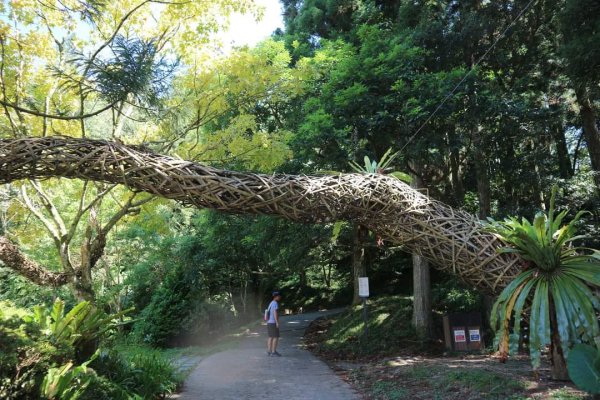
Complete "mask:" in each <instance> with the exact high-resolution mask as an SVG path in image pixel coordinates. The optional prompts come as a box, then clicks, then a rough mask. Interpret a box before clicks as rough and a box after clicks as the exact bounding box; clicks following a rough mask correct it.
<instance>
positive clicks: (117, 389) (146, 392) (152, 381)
mask: <svg viewBox="0 0 600 400" xmlns="http://www.w3.org/2000/svg"><path fill="white" fill-rule="evenodd" d="M92 367H93V368H94V370H95V371H96V372H97V373H98V374H99V375H101V376H102V377H103V379H101V380H98V379H97V380H96V382H95V383H94V384H93V385H92V386H91V387H90V388H88V390H87V391H86V392H85V393H84V396H83V398H84V399H90V400H91V399H107V400H108V399H118V400H120V399H130V398H131V397H132V396H138V397H139V398H141V399H154V398H162V397H163V396H164V395H166V394H170V393H174V392H175V390H176V389H177V388H179V387H180V386H181V385H182V383H183V376H182V375H181V374H180V373H178V372H177V371H176V370H175V368H174V367H173V365H172V363H171V361H170V359H169V358H168V357H167V356H165V355H164V353H163V352H162V351H160V350H157V349H153V348H151V347H147V346H143V345H127V346H123V345H120V346H117V347H116V348H113V349H110V350H105V351H102V352H101V353H100V355H99V357H98V358H97V359H96V360H95V361H94V362H93V364H92Z"/></svg>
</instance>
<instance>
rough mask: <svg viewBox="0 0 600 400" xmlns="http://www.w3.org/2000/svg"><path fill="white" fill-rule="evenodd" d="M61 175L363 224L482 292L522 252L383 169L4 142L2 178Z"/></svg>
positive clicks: (222, 205)
mask: <svg viewBox="0 0 600 400" xmlns="http://www.w3.org/2000/svg"><path fill="white" fill-rule="evenodd" d="M51 177H63V178H71V179H82V180H91V181H98V182H108V183H118V184H123V185H125V186H127V187H128V188H130V189H131V190H136V191H144V192H148V193H151V194H154V195H157V196H161V197H164V198H168V199H173V200H176V201H178V202H180V203H182V204H185V205H189V206H194V207H199V208H212V209H216V210H219V211H223V212H228V213H240V214H241V213H244V214H249V213H252V214H266V215H279V216H282V217H284V218H287V219H289V220H292V221H298V222H305V223H324V222H331V221H338V220H347V221H353V222H357V223H360V224H362V225H364V226H366V227H368V228H369V229H370V230H372V231H374V232H376V233H377V234H379V235H380V236H381V237H382V238H383V239H386V240H388V241H390V242H393V243H396V244H399V245H402V246H403V247H404V248H405V249H406V250H407V251H409V252H411V253H417V254H421V255H422V256H423V257H425V258H426V259H427V260H429V261H430V262H431V263H432V265H433V266H434V267H435V268H437V269H440V270H442V271H445V272H448V273H451V274H454V275H457V276H458V277H459V278H460V279H462V280H463V281H465V282H466V283H468V284H470V285H474V286H476V287H477V288H479V289H480V290H482V291H484V292H487V293H498V292H499V291H500V290H501V289H502V288H503V287H504V286H505V285H506V284H507V283H508V282H509V281H510V280H512V279H513V278H514V277H515V275H516V274H517V273H518V272H519V270H520V267H519V264H520V259H519V258H518V256H516V255H514V254H509V253H499V252H498V249H499V248H501V247H504V246H505V243H504V242H502V241H501V240H500V239H499V238H498V237H496V236H495V235H493V234H491V233H489V232H486V231H484V230H483V225H482V224H481V223H480V222H479V221H478V220H477V219H476V218H475V217H474V216H472V215H470V214H468V213H466V212H463V211H460V210H455V209H453V208H451V207H449V206H447V205H445V204H443V203H441V202H439V201H436V200H433V199H431V198H429V197H427V196H426V195H424V194H422V193H420V192H418V191H416V190H414V189H413V188H411V187H410V186H408V185H406V184H405V183H403V182H401V181H399V180H398V179H395V178H393V177H389V176H385V175H380V174H341V175H335V176H333V175H316V176H307V175H284V174H273V175H266V174H255V173H248V172H235V171H226V170H220V169H216V168H212V167H208V166H204V165H201V164H198V163H194V162H190V161H184V160H180V159H176V158H172V157H168V156H164V155H160V154H156V153H153V152H151V151H149V150H147V149H143V148H139V147H135V146H126V145H123V144H120V143H114V142H107V141H99V140H91V139H75V138H67V137H57V136H53V137H45V138H23V139H4V140H0V183H1V184H6V183H10V182H13V181H17V180H22V179H46V178H51Z"/></svg>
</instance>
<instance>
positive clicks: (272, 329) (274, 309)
mask: <svg viewBox="0 0 600 400" xmlns="http://www.w3.org/2000/svg"><path fill="white" fill-rule="evenodd" d="M279 301H281V294H279V292H273V301H271V303H270V304H269V308H267V312H268V313H269V319H268V321H267V333H268V336H269V338H268V339H267V354H268V355H269V357H281V354H279V353H278V352H277V344H279Z"/></svg>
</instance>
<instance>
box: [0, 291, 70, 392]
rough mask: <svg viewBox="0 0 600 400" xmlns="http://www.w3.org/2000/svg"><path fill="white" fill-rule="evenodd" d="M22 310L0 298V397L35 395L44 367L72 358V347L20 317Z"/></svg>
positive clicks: (42, 377) (24, 312)
mask: <svg viewBox="0 0 600 400" xmlns="http://www.w3.org/2000/svg"><path fill="white" fill-rule="evenodd" d="M27 314H28V313H27V311H26V310H23V309H20V308H16V307H14V306H13V305H12V304H10V303H8V302H0V349H1V351H0V398H2V399H28V398H38V397H39V387H40V385H41V383H42V380H43V379H44V376H45V375H46V371H48V369H50V368H52V367H54V366H56V365H61V364H63V363H64V362H66V361H67V360H68V359H70V358H73V356H74V350H73V348H71V347H69V346H67V345H65V344H64V343H61V342H58V343H53V342H52V340H51V338H50V337H49V336H48V335H46V334H44V333H43V332H42V331H41V329H40V327H39V326H38V325H37V324H35V323H33V322H26V321H24V320H23V317H24V316H26V315H27Z"/></svg>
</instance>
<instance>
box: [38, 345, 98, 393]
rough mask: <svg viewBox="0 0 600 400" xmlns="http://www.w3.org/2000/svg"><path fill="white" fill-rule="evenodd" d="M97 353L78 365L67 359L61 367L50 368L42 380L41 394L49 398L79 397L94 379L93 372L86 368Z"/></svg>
mask: <svg viewBox="0 0 600 400" xmlns="http://www.w3.org/2000/svg"><path fill="white" fill-rule="evenodd" d="M97 354H98V353H96V354H95V355H94V356H93V357H92V358H90V359H89V360H88V361H86V362H84V363H83V364H81V365H78V366H75V365H74V364H73V362H72V361H69V362H68V363H66V364H65V365H63V366H61V367H58V368H50V369H49V370H48V372H47V373H46V376H45V377H44V381H43V382H42V387H41V393H42V396H44V397H45V398H48V399H50V400H77V399H79V398H80V397H81V395H82V394H83V392H85V390H86V389H87V387H88V386H89V384H90V383H91V382H92V380H93V379H94V376H95V372H94V370H93V369H91V368H88V364H90V363H91V362H92V361H93V360H94V359H95V358H96V356H97Z"/></svg>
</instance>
